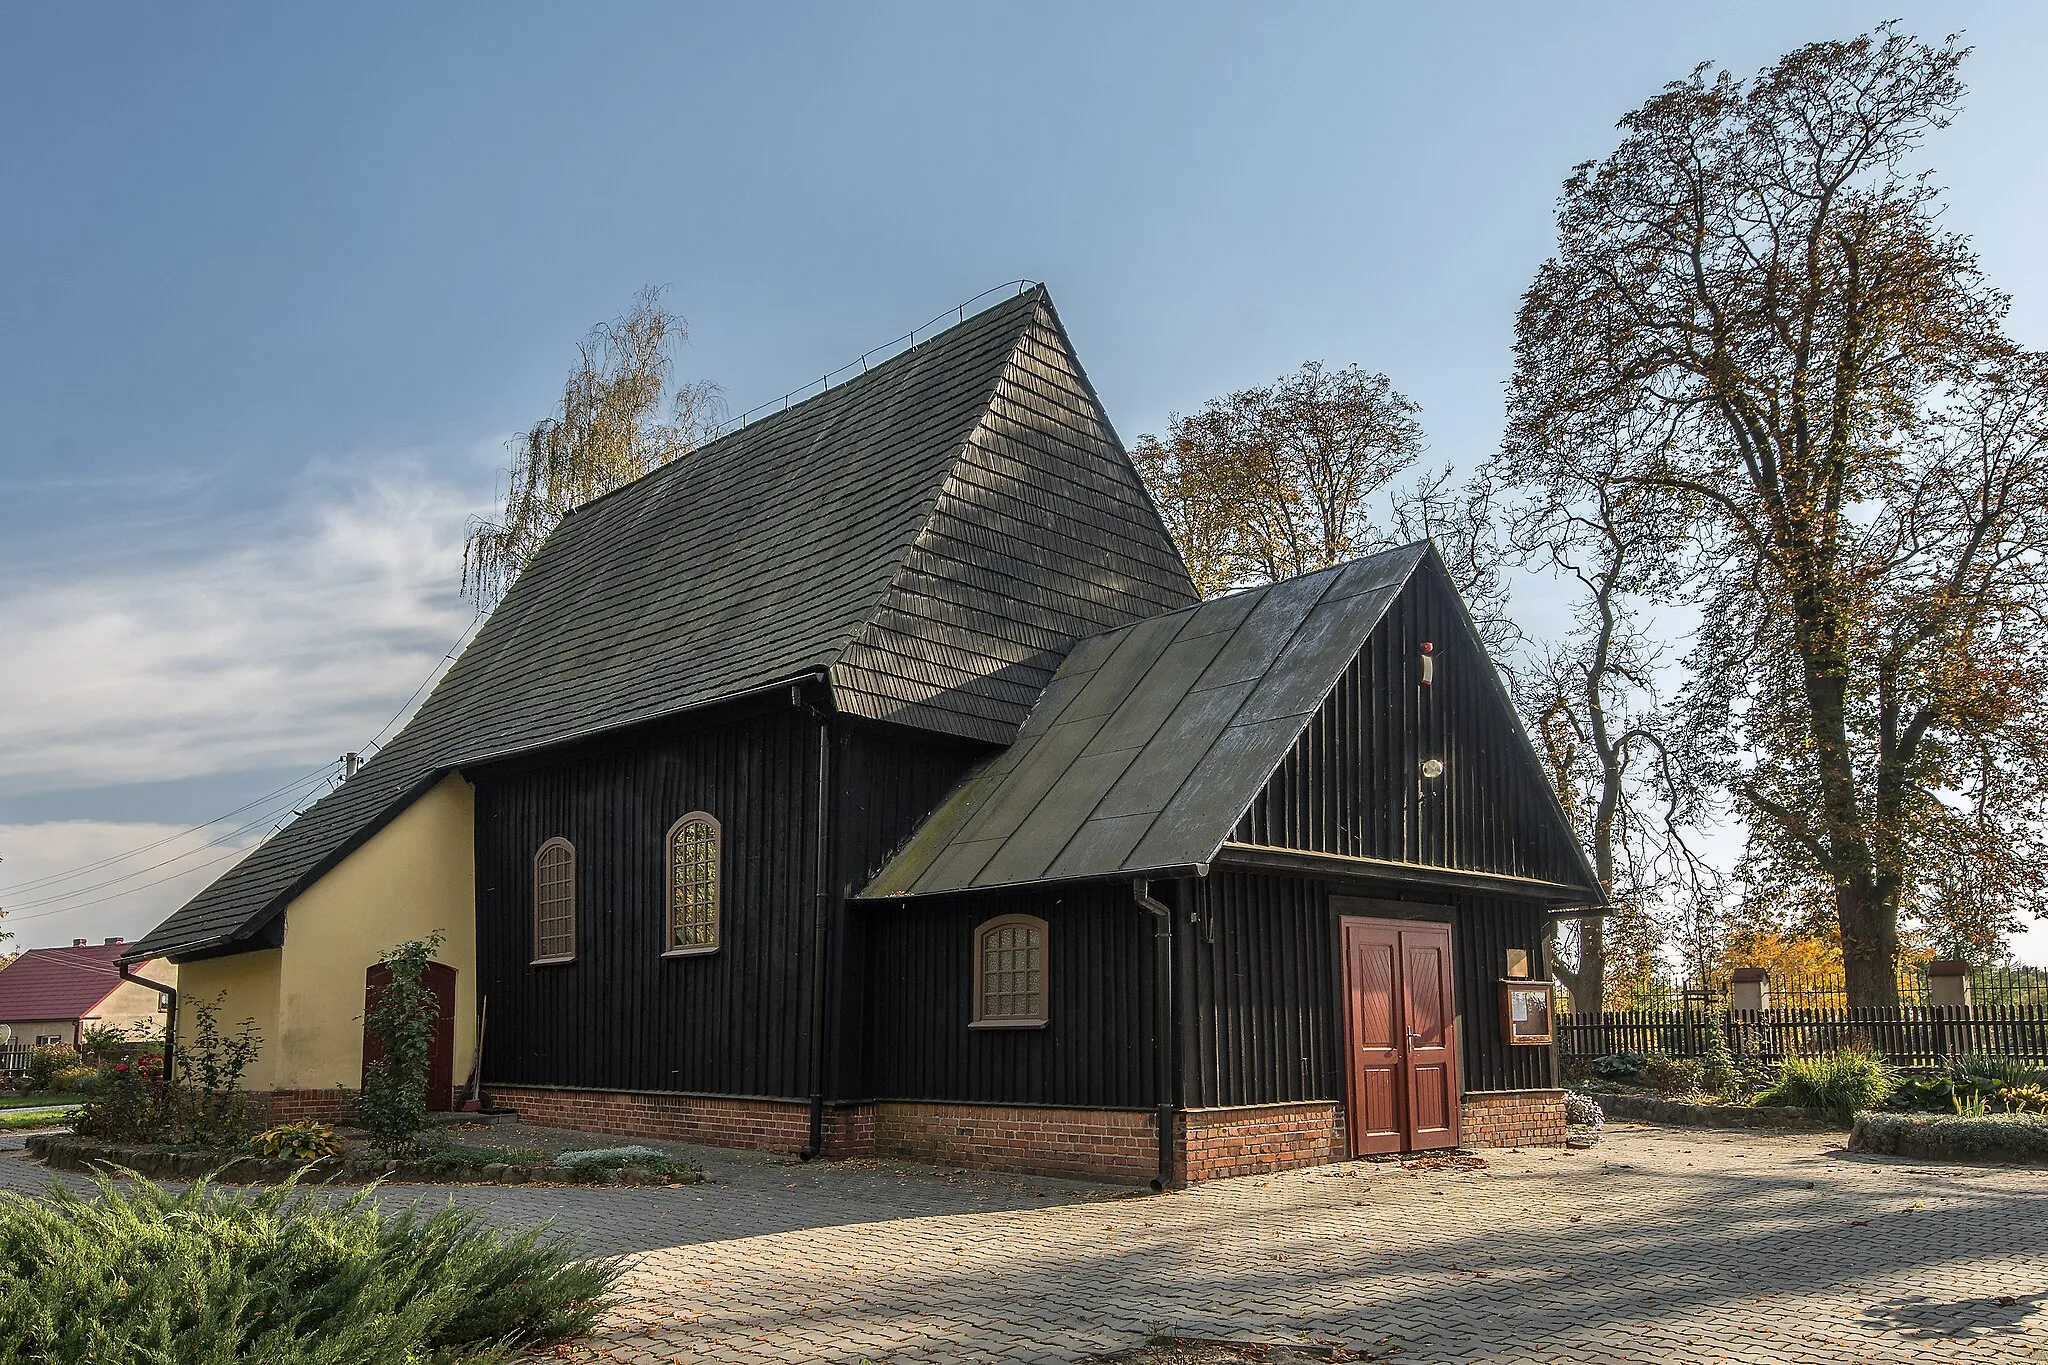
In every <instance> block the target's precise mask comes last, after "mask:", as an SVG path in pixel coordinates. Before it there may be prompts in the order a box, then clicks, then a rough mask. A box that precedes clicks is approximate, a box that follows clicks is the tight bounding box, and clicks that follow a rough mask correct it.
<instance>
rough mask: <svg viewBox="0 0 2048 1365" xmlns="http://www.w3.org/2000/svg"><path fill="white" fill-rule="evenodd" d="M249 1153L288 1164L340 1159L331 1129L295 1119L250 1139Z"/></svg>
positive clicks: (309, 1121) (335, 1139)
mask: <svg viewBox="0 0 2048 1365" xmlns="http://www.w3.org/2000/svg"><path fill="white" fill-rule="evenodd" d="M249 1150H251V1151H253V1152H255V1153H256V1154H257V1155H258V1156H267V1157H271V1158H273V1159H276V1158H283V1159H286V1160H290V1161H323V1160H325V1159H327V1158H328V1157H336V1156H340V1155H341V1153H342V1146H341V1139H340V1138H338V1137H336V1136H335V1135H334V1125H333V1124H330V1123H322V1122H320V1120H318V1119H295V1120H293V1121H292V1122H290V1123H280V1124H277V1125H276V1126H274V1127H270V1128H266V1129H264V1130H263V1131H262V1132H260V1133H258V1134H257V1135H256V1136H255V1137H252V1138H250V1139H249Z"/></svg>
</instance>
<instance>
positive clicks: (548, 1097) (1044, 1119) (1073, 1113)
mask: <svg viewBox="0 0 2048 1365" xmlns="http://www.w3.org/2000/svg"><path fill="white" fill-rule="evenodd" d="M346 1094H347V1092H345V1091H331V1092H323V1091H289V1092H279V1096H278V1097H276V1098H275V1099H274V1101H273V1103H274V1105H275V1104H279V1103H283V1102H284V1097H285V1096H291V1097H292V1099H291V1100H290V1103H292V1104H294V1105H298V1106H305V1107H304V1108H302V1109H300V1110H298V1111H296V1112H294V1113H293V1114H292V1116H293V1117H299V1116H303V1115H311V1116H317V1117H326V1116H327V1114H326V1113H325V1112H321V1113H318V1114H315V1113H314V1110H313V1109H312V1107H311V1106H314V1105H316V1104H320V1103H325V1104H328V1105H332V1104H334V1102H335V1101H334V1099H333V1098H332V1097H335V1096H339V1097H342V1098H343V1099H345V1098H346ZM490 1098H491V1101H492V1102H493V1103H495V1104H504V1105H510V1106H511V1107H513V1108H515V1109H517V1110H518V1111H519V1115H520V1117H521V1118H522V1119H525V1120H526V1121H528V1122H531V1123H537V1124H542V1125H545V1126H548V1127H553V1128H573V1129H577V1130H579V1131H582V1132H588V1133H608V1134H614V1135H617V1136H620V1137H639V1138H656V1139H661V1140H666V1141H669V1142H701V1143H704V1144H706V1145H707V1146H712V1147H740V1148H752V1149H755V1150H763V1151H773V1152H795V1151H800V1150H801V1149H802V1148H804V1147H805V1146H806V1145H808V1143H809V1141H810V1107H809V1106H808V1105H807V1104H805V1103H804V1102H803V1101H801V1100H770V1099H732V1098H723V1097H718V1096H707V1095H673V1094H661V1093H649V1092H630V1091H623V1092H622V1091H604V1090H572V1089H566V1088H560V1087H547V1086H516V1085H514V1086H493V1087H492V1088H491V1091H490ZM277 1112H279V1113H280V1114H282V1113H283V1112H284V1111H283V1110H282V1109H279V1110H277ZM1461 1122H1462V1125H1463V1127H1462V1134H1461V1141H1462V1142H1463V1144H1464V1145H1465V1146H1467V1147H1540V1146H1558V1145H1561V1144H1562V1143H1563V1142H1564V1138H1565V1121H1564V1092H1563V1091H1561V1090H1516V1091H1500V1092H1493V1093H1479V1094H1472V1095H1467V1096H1466V1097H1465V1101H1464V1107H1463V1112H1462V1118H1461ZM1156 1134H1157V1129H1156V1127H1155V1126H1154V1118H1153V1115H1152V1114H1151V1113H1150V1112H1149V1111H1146V1110H1121V1109H1065V1108H1051V1107H1040V1106H1034V1105H994V1104H940V1103H912V1102H906V1101H897V1100H885V1101H883V1102H881V1103H879V1104H857V1105H835V1106H833V1107H831V1108H828V1109H827V1110H826V1111H825V1155H826V1156H828V1157H845V1156H885V1157H900V1158H905V1159H908V1160H912V1161H925V1162H930V1163H931V1164H933V1165H936V1166H968V1167H974V1168H977V1169H981V1170H990V1171H1015V1172H1018V1173H1020V1174H1027V1175H1053V1176H1069V1177H1073V1178H1076V1179H1081V1180H1102V1181H1108V1182H1112V1183H1116V1184H1128V1185H1139V1184H1144V1183H1146V1182H1147V1181H1149V1180H1151V1179H1152V1178H1153V1176H1154V1175H1155V1174H1157V1172H1158V1169H1159V1140H1158V1137H1157V1135H1156ZM1348 1155H1349V1149H1348V1139H1347V1135H1346V1132H1345V1125H1344V1106H1343V1105H1342V1104H1340V1103H1337V1102H1336V1101H1333V1100H1316V1101H1308V1102H1303V1103H1297V1104H1265V1105H1247V1106H1243V1107H1237V1108H1227V1109H1193V1110H1189V1111H1187V1112H1186V1113H1184V1114H1181V1115H1179V1116H1178V1117H1177V1119H1176V1122H1175V1133H1174V1153H1173V1162H1174V1176H1175V1178H1176V1180H1178V1181H1182V1182H1186V1181H1199V1180H1218V1179H1222V1178H1224V1177H1227V1176H1238V1175H1262V1174H1266V1173H1269V1172H1273V1171H1290V1170H1297V1169H1299V1168H1301V1167H1304V1166H1321V1165H1326V1164H1328V1163H1330V1162H1333V1161H1342V1160H1344V1159H1345V1158H1346V1157H1347V1156H1348Z"/></svg>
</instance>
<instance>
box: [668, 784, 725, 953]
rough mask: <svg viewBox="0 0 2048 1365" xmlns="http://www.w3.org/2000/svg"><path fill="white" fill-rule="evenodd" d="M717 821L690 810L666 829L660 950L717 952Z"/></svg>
mask: <svg viewBox="0 0 2048 1365" xmlns="http://www.w3.org/2000/svg"><path fill="white" fill-rule="evenodd" d="M718 855H719V830H718V821H717V820H715V819H713V818H712V817H711V816H709V815H706V814H705V813H704V812H703V811H701V810H693V811H691V812H690V813H689V814H688V815H685V816H684V817H683V818H682V819H680V820H678V821H676V822H675V823H674V824H673V825H670V826H669V830H668V942H667V945H666V946H665V947H664V948H663V950H662V951H663V952H664V953H666V954H668V955H669V956H671V957H675V956H681V955H682V954H685V953H712V952H716V951H718V900H719V896H718V890H719V888H718Z"/></svg>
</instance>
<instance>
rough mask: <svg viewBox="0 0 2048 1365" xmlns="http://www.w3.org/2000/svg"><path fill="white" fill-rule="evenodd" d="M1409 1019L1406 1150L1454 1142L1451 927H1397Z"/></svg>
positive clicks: (1455, 1066) (1454, 1023) (1455, 1023)
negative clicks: (1399, 931) (1399, 928)
mask: <svg viewBox="0 0 2048 1365" xmlns="http://www.w3.org/2000/svg"><path fill="white" fill-rule="evenodd" d="M1401 1005H1402V1014H1403V1015H1404V1017H1405V1022H1406V1025H1407V1029H1406V1032H1407V1051H1408V1058H1407V1062H1408V1150H1409V1151H1411V1152H1420V1151H1425V1150H1427V1149H1429V1148H1432V1147H1455V1146H1457V1145H1458V1020H1457V1015H1456V1012H1455V1011H1454V1010H1453V1009H1452V1008H1451V928H1450V926H1449V925H1447V924H1418V925H1412V926H1409V927H1405V928H1403V929H1402V930H1401Z"/></svg>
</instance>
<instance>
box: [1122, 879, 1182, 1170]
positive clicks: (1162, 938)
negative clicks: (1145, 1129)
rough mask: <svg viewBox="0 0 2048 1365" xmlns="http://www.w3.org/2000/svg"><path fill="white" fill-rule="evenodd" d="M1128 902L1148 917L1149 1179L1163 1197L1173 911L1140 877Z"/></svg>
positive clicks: (1169, 1120)
mask: <svg viewBox="0 0 2048 1365" xmlns="http://www.w3.org/2000/svg"><path fill="white" fill-rule="evenodd" d="M1131 899H1132V900H1134V901H1136V902H1137V904H1138V908H1139V909H1141V910H1144V911H1147V912H1148V913H1150V914H1151V916H1152V1035H1153V1038H1152V1047H1153V1062H1152V1064H1153V1068H1154V1070H1156V1071H1157V1072H1158V1076H1157V1077H1156V1079H1155V1081H1154V1085H1155V1086H1156V1087H1157V1091H1158V1104H1157V1105H1156V1106H1155V1110H1154V1112H1155V1113H1156V1114H1157V1116H1158V1117H1157V1123H1158V1127H1159V1172H1158V1174H1157V1175H1154V1176H1153V1177H1152V1188H1153V1190H1154V1191H1155V1192H1161V1193H1163V1192H1164V1191H1166V1190H1169V1189H1172V1188H1173V1184H1174V1180H1173V1120H1174V1084H1173V1081H1174V1076H1173V1072H1174V1057H1175V1054H1176V1051H1177V1049H1176V1048H1175V1047H1174V1045H1173V1034H1174V1029H1173V976H1174V972H1173V911H1171V910H1169V909H1168V908H1167V907H1166V906H1165V905H1164V904H1162V903H1161V902H1159V901H1157V900H1154V899H1153V898H1152V893H1151V888H1150V886H1149V884H1148V883H1147V882H1146V881H1145V879H1144V878H1143V877H1133V878H1132V879H1131Z"/></svg>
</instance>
